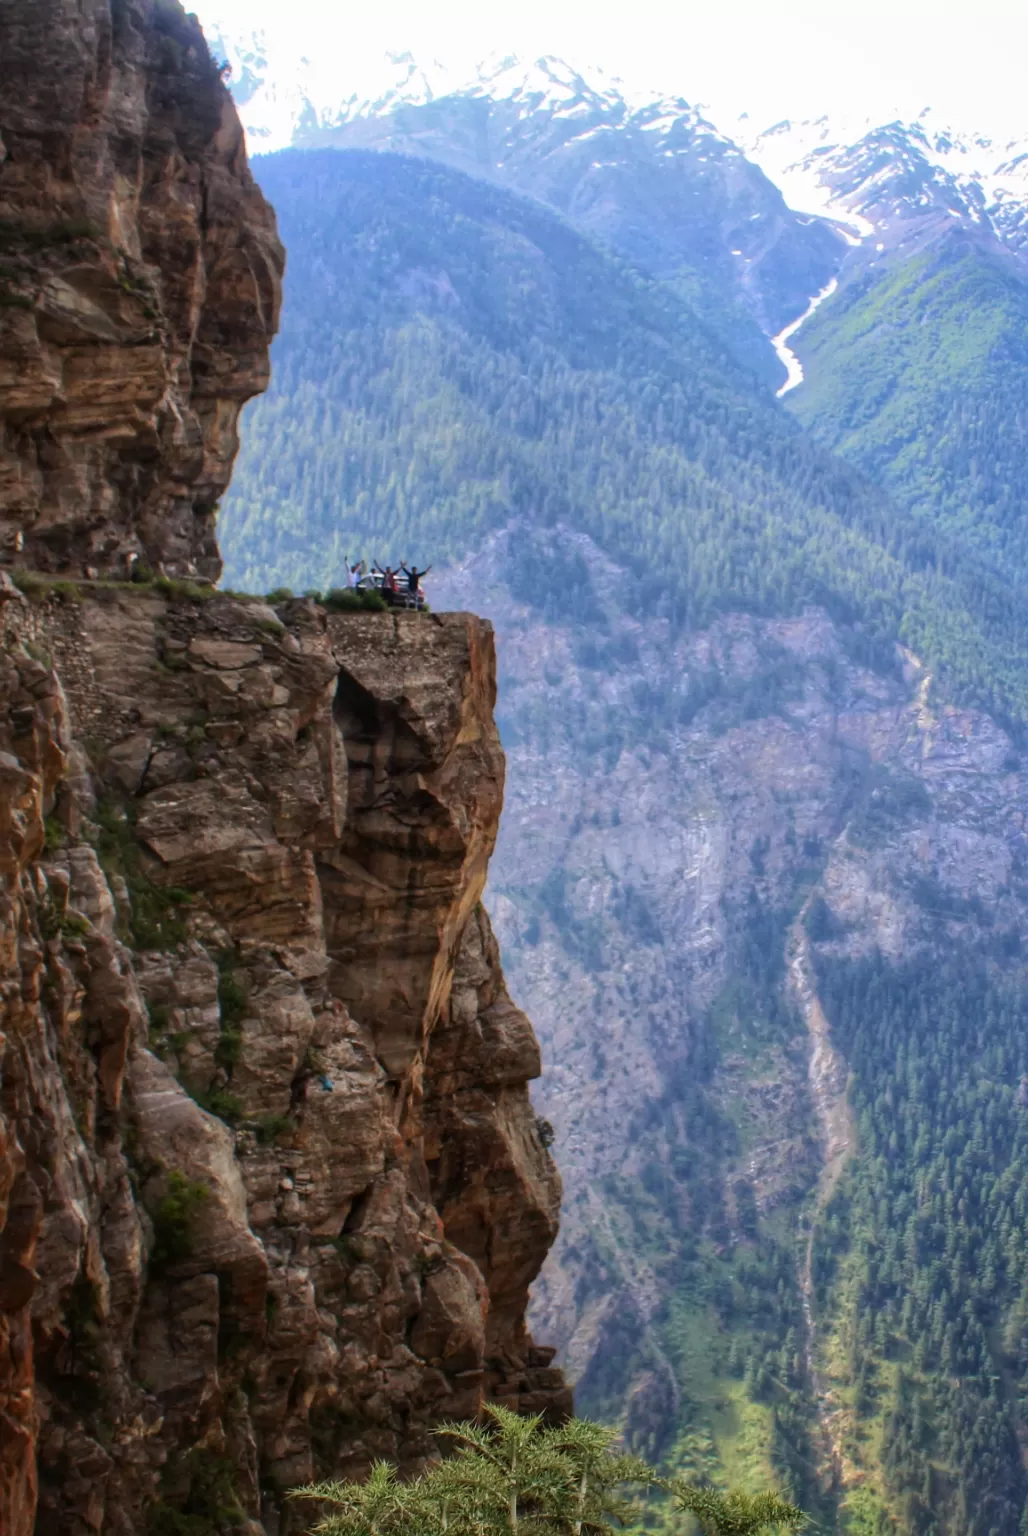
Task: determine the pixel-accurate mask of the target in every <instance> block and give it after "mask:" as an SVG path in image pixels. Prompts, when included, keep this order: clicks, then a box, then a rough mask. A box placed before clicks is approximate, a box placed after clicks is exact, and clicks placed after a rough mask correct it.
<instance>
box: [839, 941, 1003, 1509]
mask: <svg viewBox="0 0 1028 1536" xmlns="http://www.w3.org/2000/svg"><path fill="white" fill-rule="evenodd" d="M819 970H820V992H821V997H822V999H823V1001H824V1004H825V1008H826V1011H827V1013H828V1015H829V1018H830V1020H831V1023H832V1028H833V1031H834V1037H835V1040H836V1043H837V1044H838V1046H839V1047H840V1048H841V1049H842V1050H843V1051H844V1052H845V1054H846V1057H847V1060H848V1061H849V1063H850V1065H851V1069H852V1072H853V1090H852V1100H853V1107H854V1110H855V1112H856V1115H857V1121H858V1152H857V1154H856V1156H855V1157H854V1158H853V1160H852V1162H851V1164H850V1167H849V1170H848V1172H847V1174H846V1175H845V1177H844V1178H843V1180H842V1182H841V1183H840V1185H839V1187H838V1189H837V1191H836V1193H835V1196H834V1198H833V1199H832V1201H831V1204H830V1206H829V1207H828V1209H827V1211H826V1213H825V1215H824V1218H823V1220H822V1221H821V1223H820V1224H819V1227H818V1229H817V1233H816V1242H815V1249H814V1279H815V1284H816V1294H817V1305H818V1312H819V1314H820V1315H822V1316H823V1317H824V1318H825V1319H826V1326H827V1331H828V1338H827V1341H826V1343H825V1347H824V1354H825V1364H826V1368H827V1369H828V1370H829V1372H830V1375H831V1378H832V1381H833V1386H834V1387H835V1390H836V1391H837V1394H838V1397H839V1400H840V1403H841V1404H842V1405H843V1406H844V1415H843V1418H844V1423H845V1425H846V1434H847V1445H846V1450H847V1454H848V1455H850V1456H851V1457H852V1458H853V1460H854V1461H855V1462H856V1463H857V1465H863V1466H865V1467H866V1468H867V1469H868V1472H869V1474H870V1478H871V1484H870V1488H869V1490H868V1493H869V1494H870V1493H871V1492H872V1491H874V1490H876V1491H877V1497H878V1503H879V1508H880V1509H881V1511H882V1513H881V1515H880V1516H878V1517H875V1519H876V1523H874V1524H871V1525H870V1526H868V1527H867V1528H868V1529H870V1530H873V1531H876V1532H877V1531H892V1530H893V1529H894V1528H895V1527H894V1525H893V1520H895V1521H898V1523H899V1527H900V1529H901V1530H903V1531H907V1532H917V1533H922V1532H923V1533H928V1532H932V1533H936V1536H992V1533H1000V1532H1002V1533H1006V1532H1008V1531H1018V1530H1022V1529H1024V1520H1025V1515H1024V1511H1025V1510H1026V1508H1028V1477H1026V1475H1025V1471H1024V1468H1023V1465H1022V1458H1021V1453H1020V1449H1019V1437H1020V1436H1021V1435H1022V1434H1023V1432H1024V1431H1023V1427H1024V1424H1025V1422H1026V1419H1028V1332H1026V1327H1025V1324H1026V1321H1028V1099H1026V1095H1025V1087H1024V1085H1025V1083H1026V1082H1028V995H1026V993H1025V990H1024V988H1023V987H1022V986H1016V987H1015V986H1014V985H1012V984H1010V983H1008V982H1006V981H1003V980H1001V979H998V978H997V977H996V976H995V975H993V974H992V972H991V971H990V968H989V966H988V964H987V961H986V958H985V956H984V955H983V956H975V955H974V954H973V953H970V952H965V953H963V954H960V955H957V956H954V957H952V958H951V959H950V960H948V961H940V960H939V959H938V958H937V957H932V958H930V959H925V960H923V961H917V962H910V963H908V964H907V965H905V966H901V967H894V966H890V965H888V964H886V963H885V961H883V960H881V959H876V960H873V961H866V962H863V963H860V964H852V963H847V964H842V963H839V962H837V961H831V962H829V961H822V963H821V965H820V967H819ZM856 1528H857V1529H861V1527H860V1526H857V1527H856Z"/></svg>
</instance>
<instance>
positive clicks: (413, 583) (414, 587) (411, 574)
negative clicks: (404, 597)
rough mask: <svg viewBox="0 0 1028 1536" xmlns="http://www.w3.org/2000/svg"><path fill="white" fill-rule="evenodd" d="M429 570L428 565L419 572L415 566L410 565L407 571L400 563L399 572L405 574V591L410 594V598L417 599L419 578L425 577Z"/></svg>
mask: <svg viewBox="0 0 1028 1536" xmlns="http://www.w3.org/2000/svg"><path fill="white" fill-rule="evenodd" d="M431 569H432V567H431V566H430V565H426V566H425V569H424V570H423V571H419V570H418V568H417V566H416V565H412V566H411V567H410V569H409V570H408V568H407V566H405V565H404V563H403V561H402V560H401V561H400V570H401V571H403V572H404V573H405V574H406V577H407V591H408V592H409V593H410V594H411V596H412V597H417V595H418V593H419V592H420V590H421V586H420V582H421V578H422V576H427V575H428V573H429V571H430V570H431Z"/></svg>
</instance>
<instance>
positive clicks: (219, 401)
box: [0, 0, 283, 580]
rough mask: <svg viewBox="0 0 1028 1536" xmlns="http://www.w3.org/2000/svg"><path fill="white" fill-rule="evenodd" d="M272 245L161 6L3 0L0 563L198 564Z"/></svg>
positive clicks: (211, 100)
mask: <svg viewBox="0 0 1028 1536" xmlns="http://www.w3.org/2000/svg"><path fill="white" fill-rule="evenodd" d="M282 263H283V255H282V248H281V246H280V245H279V242H278V238H277V235H276V232H275V220H274V215H273V214H272V212H271V210H270V208H269V207H268V205H267V203H266V202H265V201H264V198H263V197H262V196H261V193H260V191H259V190H258V188H257V186H256V184H255V182H254V180H253V178H252V176H251V175H250V171H249V168H248V166H247V162H246V148H245V144H244V141H243V135H242V130H241V128H240V126H239V121H238V118H237V117H236V113H235V108H234V107H233V105H232V101H231V98H230V96H229V93H228V91H227V89H226V87H225V85H224V83H223V81H222V80H221V78H220V75H219V73H218V68H217V66H216V64H215V63H214V61H213V60H212V59H211V57H210V55H209V53H208V51H207V45H206V43H205V42H204V38H203V34H202V32H201V31H200V28H199V25H198V23H197V21H196V18H195V17H187V16H186V15H185V14H184V12H183V10H182V8H181V7H180V6H179V4H178V3H177V0H6V3H5V4H4V5H3V6H2V7H0V434H2V435H0V565H3V564H7V565H12V564H14V565H18V564H24V565H28V566H31V567H34V568H38V569H42V570H48V571H71V572H74V573H76V574H78V575H80V576H81V575H84V574H87V573H88V572H90V571H92V572H104V571H111V570H118V571H122V572H123V571H125V570H126V568H127V567H128V566H130V565H131V564H132V563H133V562H139V563H141V564H146V565H149V566H151V567H152V568H154V569H155V570H159V571H160V570H163V571H166V572H167V573H168V574H169V575H173V576H174V575H179V576H186V575H197V574H199V575H200V576H202V577H205V578H208V579H212V580H213V579H216V578H217V576H218V575H219V574H220V571H221V558H220V556H219V554H218V549H217V544H216V542H215V537H214V521H215V509H216V505H217V501H218V497H219V496H220V495H221V493H222V492H223V491H224V490H225V488H226V486H227V485H228V481H229V476H230V474H231V469H232V462H233V459H234V457H235V452H236V447H237V436H236V426H237V422H238V418H239V412H240V409H241V407H242V405H243V404H244V402H245V401H246V400H248V399H249V398H250V396H251V395H254V394H257V393H258V392H259V391H260V390H262V389H264V388H265V386H266V384H267V380H268V344H269V342H270V340H271V337H272V336H273V335H274V333H275V329H276V327H277V323H278V307H279V300H280V294H281V273H282Z"/></svg>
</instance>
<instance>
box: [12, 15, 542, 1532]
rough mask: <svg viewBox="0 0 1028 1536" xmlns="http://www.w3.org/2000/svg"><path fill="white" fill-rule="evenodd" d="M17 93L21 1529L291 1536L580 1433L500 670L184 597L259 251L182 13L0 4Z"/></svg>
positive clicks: (263, 226)
mask: <svg viewBox="0 0 1028 1536" xmlns="http://www.w3.org/2000/svg"><path fill="white" fill-rule="evenodd" d="M0 73H2V82H0V133H2V137H3V146H4V148H3V156H4V158H3V163H2V164H0V209H2V218H3V222H2V225H0V238H2V241H3V245H4V262H3V268H2V283H3V289H2V296H0V386H2V392H0V410H2V420H3V432H4V437H3V453H2V457H0V469H2V476H0V485H2V491H0V500H2V514H0V517H2V526H3V530H4V537H5V540H6V543H5V546H4V552H3V561H4V565H5V567H6V569H5V570H0V627H2V633H3V645H2V650H0V699H2V710H0V1000H2V1003H0V1007H2V1012H0V1031H2V1032H0V1530H2V1531H3V1532H4V1536H30V1533H32V1532H38V1533H53V1536H57V1533H58V1532H59V1533H61V1536H87V1533H95V1532H103V1533H112V1536H114V1533H117V1536H143V1533H144V1532H145V1533H148V1536H164V1533H179V1532H182V1531H186V1530H188V1531H189V1532H190V1533H191V1536H192V1533H206V1532H210V1533H212V1536H213V1533H215V1532H217V1533H227V1532H243V1531H247V1532H253V1533H257V1532H260V1531H265V1532H268V1533H273V1532H277V1533H285V1532H287V1531H294V1530H297V1529H301V1528H302V1527H303V1526H304V1525H305V1524H306V1523H307V1522H306V1519H305V1515H304V1512H303V1511H302V1510H301V1509H300V1508H299V1506H289V1505H287V1504H286V1503H285V1494H286V1492H287V1490H288V1489H289V1488H290V1487H292V1486H294V1485H295V1484H297V1483H299V1482H303V1481H305V1480H307V1479H308V1478H309V1477H310V1476H311V1475H312V1474H317V1475H328V1474H331V1473H340V1474H346V1473H354V1472H358V1471H360V1470H361V1469H365V1468H366V1467H367V1466H368V1465H369V1463H370V1462H371V1461H372V1460H373V1459H374V1458H375V1457H378V1456H388V1457H390V1458H392V1459H395V1460H397V1461H399V1462H400V1463H402V1464H404V1465H406V1466H411V1465H415V1464H417V1463H419V1462H421V1461H422V1460H423V1459H424V1458H425V1457H426V1456H429V1455H431V1454H433V1449H434V1441H433V1439H432V1434H431V1429H432V1426H433V1424H434V1423H436V1422H438V1420H439V1419H441V1418H452V1417H464V1416H469V1415H473V1414H474V1413H475V1412H476V1410H477V1408H478V1407H479V1405H480V1404H481V1402H482V1401H483V1398H484V1397H487V1396H488V1397H491V1398H496V1399H500V1400H502V1401H504V1402H507V1403H509V1404H513V1405H515V1406H521V1407H524V1408H531V1409H539V1410H542V1411H545V1412H547V1413H551V1414H556V1415H559V1414H562V1413H565V1412H566V1411H567V1409H568V1407H569V1395H568V1392H567V1390H566V1388H565V1386H564V1384H563V1378H562V1377H561V1374H560V1372H559V1371H557V1370H555V1369H553V1368H552V1366H551V1363H550V1362H551V1360H552V1355H553V1351H552V1350H546V1349H541V1348H536V1347H535V1345H534V1344H533V1342H532V1340H531V1338H530V1336H529V1334H528V1333H527V1331H526V1326H525V1308H526V1304H527V1294H528V1287H529V1284H530V1282H531V1280H532V1279H533V1277H534V1276H535V1274H536V1272H537V1271H538V1269H539V1266H540V1264H541V1263H542V1260H543V1258H544V1256H545V1253H546V1251H547V1249H548V1247H549V1246H550V1244H551V1243H552V1241H553V1238H554V1235H555V1232H556V1227H557V1212H558V1205H559V1199H560V1182H559V1178H558V1175H557V1173H556V1170H555V1167H554V1164H553V1161H552V1159H551V1157H550V1154H549V1151H548V1150H547V1148H548V1142H549V1134H548V1129H547V1127H546V1126H545V1125H543V1124H540V1123H539V1122H538V1121H537V1119H536V1116H535V1114H534V1112H533V1110H532V1107H531V1104H530V1102H529V1097H528V1088H527V1084H528V1082H529V1081H530V1080H531V1079H532V1078H534V1077H536V1076H537V1075H538V1073H539V1052H538V1047H537V1045H536V1042H535V1039H534V1036H533V1033H532V1029H531V1026H530V1024H529V1022H528V1020H527V1019H526V1017H525V1015H524V1014H523V1013H521V1012H520V1011H519V1010H518V1009H517V1008H516V1007H515V1006H514V1005H513V1004H512V1002H511V1001H510V998H509V996H508V993H507V991H506V988H505V985H504V981H503V976H502V972H501V969H500V962H499V956H498V950H497V946H496V942H495V940H494V938H493V936H492V933H491V930H490V925H489V920H488V917H487V916H486V914H485V912H484V910H483V908H482V906H481V901H480V898H481V895H482V890H483V887H484V884H485V880H486V874H487V866H488V862H489V857H490V854H491V851H492V848H493V844H494V841H495V838H496V833H497V826H498V821H499V816H500V808H501V803H502V798H503V782H504V759H503V754H502V751H501V748H500V743H499V737H498V734H497V730H496V726H495V724H494V720H493V703H494V698H495V659H494V650H493V637H492V631H491V628H490V626H489V625H488V623H486V622H483V621H480V620H478V619H475V618H473V617H471V616H469V615H466V614H450V615H444V616H440V617H436V616H434V615H433V616H429V615H417V614H410V615H406V616H402V617H397V618H394V617H393V616H390V615H387V614H374V613H361V614H348V615H344V614H338V613H328V612H326V610H325V609H324V608H322V607H320V606H319V605H317V604H315V603H313V602H311V601H307V600H296V601H290V602H286V603H282V604H279V605H278V606H277V607H276V608H274V609H273V608H272V607H269V606H268V605H267V604H266V603H264V602H263V601H262V600H260V599H247V598H241V597H238V596H234V595H232V594H227V593H226V594H215V593H214V592H213V589H212V588H211V587H210V586H209V585H202V584H199V583H197V582H192V581H189V580H185V579H174V578H187V577H191V576H200V577H211V576H214V575H216V574H217V572H218V571H219V569H220V558H219V555H218V551H217V547H216V544H215V542H214V537H213V510H214V503H215V501H216V499H217V496H218V495H219V493H220V492H221V491H222V490H223V488H224V486H225V485H226V483H227V479H228V475H229V472H230V469H231V464H232V458H233V455H234V451H235V446H236V422H237V418H238V414H239V408H240V405H241V403H242V402H243V401H244V400H245V399H246V398H247V397H248V396H249V395H251V394H253V393H254V392H255V391H257V390H259V389H260V388H262V387H263V385H264V383H265V382H266V380H267V376H268V362H267V346H268V341H269V339H270V336H271V334H272V333H273V330H274V327H275V323H276V317H277V311H278V301H279V275H280V272H281V269H282V251H281V247H280V245H279V244H278V241H277V238H276V234H275V226H274V219H273V215H272V213H271V210H270V209H269V207H268V205H267V204H266V202H265V201H264V199H263V197H262V196H261V194H260V193H259V191H258V190H257V188H256V186H255V184H254V182H253V180H252V178H251V176H250V173H249V170H248V168H247V163H246V155H245V150H244V146H243V143H242V137H241V133H240V130H239V126H238V121H237V119H236V116H235V112H234V108H233V106H232V103H231V100H230V98H229V96H228V94H227V92H226V90H225V88H224V85H223V83H222V81H221V79H220V78H219V74H218V71H217V69H216V67H215V66H214V64H213V63H212V62H211V60H210V58H209V55H208V53H207V49H206V45H205V44H204V41H203V38H202V35H201V33H200V32H199V29H198V28H197V26H196V23H195V21H193V20H190V19H187V18H186V17H185V15H184V13H183V12H182V10H181V9H180V7H179V6H178V5H177V4H173V3H168V0H110V3H109V0H89V3H86V4H81V3H76V0H47V3H43V4H37V3H33V4H31V5H29V4H25V5H21V4H14V5H6V6H4V7H3V9H2V10H0ZM130 575H131V576H132V577H133V579H132V580H129V579H126V578H127V577H129V576H130ZM155 578H156V579H155Z"/></svg>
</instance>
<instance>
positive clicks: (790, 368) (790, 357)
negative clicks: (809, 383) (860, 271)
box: [771, 277, 839, 400]
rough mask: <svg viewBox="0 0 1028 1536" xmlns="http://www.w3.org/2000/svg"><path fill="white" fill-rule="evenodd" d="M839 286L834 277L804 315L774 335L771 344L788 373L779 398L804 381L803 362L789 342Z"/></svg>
mask: <svg viewBox="0 0 1028 1536" xmlns="http://www.w3.org/2000/svg"><path fill="white" fill-rule="evenodd" d="M838 286H839V280H838V278H836V277H833V278H832V280H831V282H830V283H828V284H827V285H826V286H825V287H824V288H822V289H821V292H820V293H815V295H814V297H813V298H812V299H811V301H810V303H809V304H808V305H807V307H806V309H805V310H804V311H803V313H802V315H800V317H799V319H798V320H793V321H792V323H791V324H790V325H787V326H786V327H785V329H784V330H782V331H779V332H778V335H777V336H772V338H771V345H772V346H773V347H774V349H775V351H776V353H777V354H778V360H779V362H780V363H782V364H783V366H784V368H785V371H786V373H787V374H788V377H787V379H786V381H785V383H784V384H783V385H782V387H781V389H780V390H778V392H777V396H778V399H779V400H780V399H781V398H782V396H783V395H787V394H788V393H789V391H790V389H795V388H796V386H797V385H798V384H802V383H803V364H802V363H801V362H800V360H799V358H798V357H797V356H796V354H795V352H793V351H792V350H791V349H790V347H789V342H790V341H791V340H792V338H793V337H794V336H795V334H796V332H797V331H798V330H799V328H800V326H801V325H802V324H803V323H804V321H805V320H809V319H810V317H811V315H812V314H813V313H814V311H815V309H817V307H818V305H819V304H823V303H824V301H825V300H826V299H830V298H831V296H832V294H833V293H834V292H835V290H836V289H837V288H838Z"/></svg>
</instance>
